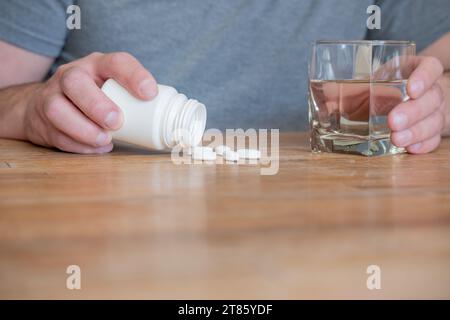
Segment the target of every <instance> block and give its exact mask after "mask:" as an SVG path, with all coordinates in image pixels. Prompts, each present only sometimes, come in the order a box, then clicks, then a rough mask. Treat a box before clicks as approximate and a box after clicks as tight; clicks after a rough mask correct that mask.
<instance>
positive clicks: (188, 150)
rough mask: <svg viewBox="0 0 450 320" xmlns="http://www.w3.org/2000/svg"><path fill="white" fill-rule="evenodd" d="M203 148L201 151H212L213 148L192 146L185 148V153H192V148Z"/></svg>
mask: <svg viewBox="0 0 450 320" xmlns="http://www.w3.org/2000/svg"><path fill="white" fill-rule="evenodd" d="M200 149H201V150H203V151H202V152H213V149H212V148H211V147H202V146H192V147H189V148H187V154H188V155H192V154H193V153H194V150H200Z"/></svg>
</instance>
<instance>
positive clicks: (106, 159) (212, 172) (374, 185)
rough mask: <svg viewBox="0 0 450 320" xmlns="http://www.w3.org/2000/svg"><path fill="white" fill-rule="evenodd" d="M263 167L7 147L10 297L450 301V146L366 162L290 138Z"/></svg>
mask: <svg viewBox="0 0 450 320" xmlns="http://www.w3.org/2000/svg"><path fill="white" fill-rule="evenodd" d="M259 169H260V168H259V166H258V165H239V166H238V165H214V164H211V165H174V164H173V163H172V162H171V160H170V156H169V155H167V154H156V153H151V152H147V151H142V150H137V149H133V148H129V147H119V148H117V149H116V150H115V151H114V152H112V153H111V154H108V155H84V156H83V155H75V154H68V153H63V152H57V151H53V150H48V149H44V148H40V147H36V146H33V145H31V144H28V143H25V142H17V141H10V140H0V298H64V299H65V298H75V299H78V298H177V299H179V298H255V299H259V298H263V299H265V298H269V299H271V298H275V299H279V298H288V299H290V298H447V299H448V298H450V140H444V141H443V143H442V145H441V147H440V149H439V150H438V151H437V152H434V153H432V154H428V155H422V156H412V155H397V156H388V157H380V158H365V157H361V156H349V155H338V154H320V155H318V154H311V153H310V152H309V147H308V143H307V136H306V135H305V134H285V135H282V137H281V151H280V169H279V173H278V174H277V175H274V176H261V175H260V174H259V173H260V171H259ZM73 264H75V265H78V266H80V268H81V286H82V288H81V290H68V289H67V288H66V278H67V277H68V274H66V268H67V266H69V265H73ZM369 265H377V266H379V267H380V269H381V289H380V290H368V289H367V287H366V280H367V277H368V276H369V275H368V274H367V273H366V269H367V267H368V266H369Z"/></svg>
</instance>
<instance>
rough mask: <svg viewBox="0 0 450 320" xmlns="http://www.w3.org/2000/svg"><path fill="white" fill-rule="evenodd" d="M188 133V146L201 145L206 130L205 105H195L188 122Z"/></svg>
mask: <svg viewBox="0 0 450 320" xmlns="http://www.w3.org/2000/svg"><path fill="white" fill-rule="evenodd" d="M189 123H190V127H189V132H190V133H191V134H190V139H189V140H190V141H188V143H187V145H188V146H197V145H199V144H200V143H201V141H202V138H203V133H204V132H205V128H206V108H205V105H203V104H201V103H197V105H196V108H195V111H194V113H193V114H192V119H191V121H190V122H189Z"/></svg>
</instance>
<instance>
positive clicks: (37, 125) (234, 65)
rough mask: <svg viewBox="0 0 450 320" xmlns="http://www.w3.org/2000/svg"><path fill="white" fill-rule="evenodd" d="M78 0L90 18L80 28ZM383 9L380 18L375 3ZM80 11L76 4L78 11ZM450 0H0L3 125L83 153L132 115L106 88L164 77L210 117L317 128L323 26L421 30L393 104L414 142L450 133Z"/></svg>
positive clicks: (232, 123)
mask: <svg viewBox="0 0 450 320" xmlns="http://www.w3.org/2000/svg"><path fill="white" fill-rule="evenodd" d="M73 4H75V5H77V6H78V8H79V9H80V10H79V16H78V18H79V21H80V25H79V26H80V27H81V28H75V29H69V28H68V26H69V24H68V23H67V22H68V19H72V18H74V17H73V16H71V14H72V13H74V14H75V13H76V11H71V8H72V9H73V8H74V7H69V6H71V5H73ZM372 4H376V5H378V7H379V8H380V9H381V11H380V12H381V28H380V29H373V30H370V29H369V28H368V27H367V24H366V21H367V19H368V17H369V15H368V14H367V12H366V11H367V8H368V7H369V6H370V5H372ZM67 12H69V13H67ZM449 12H450V1H448V0H416V1H393V0H390V1H389V0H384V1H383V0H376V1H375V0H338V1H337V0H303V1H300V0H286V1H274V0H246V1H237V0H227V1H217V0H214V1H213V0H198V1H196V0H189V1H162V0H155V1H134V2H128V1H124V0H109V1H100V0H96V1H91V0H78V1H71V0H41V1H32V0H14V1H12V0H10V1H6V0H5V1H2V2H0V88H1V90H0V137H4V138H12V139H22V140H28V141H31V142H33V143H35V144H38V145H42V146H47V147H56V148H59V149H60V150H63V151H68V152H75V153H104V152H109V151H111V149H112V148H113V145H112V142H111V131H114V130H117V129H118V128H120V126H121V125H122V123H123V121H124V119H123V115H122V113H121V111H120V109H119V108H118V107H117V106H116V105H115V104H114V103H112V102H111V101H110V100H109V99H108V98H107V97H106V96H105V95H104V94H103V93H102V91H101V90H100V88H99V87H100V86H101V85H102V83H103V82H104V81H105V80H106V79H108V78H114V79H116V80H117V81H119V82H120V83H121V84H122V85H124V86H125V87H126V88H127V89H128V90H129V91H130V92H131V93H132V94H134V95H135V96H136V97H138V98H141V99H152V98H154V97H155V96H156V95H157V86H156V83H157V82H156V79H158V82H159V83H163V84H168V85H171V86H174V87H176V88H177V89H178V90H179V91H181V92H183V93H185V94H186V95H188V96H190V97H195V98H197V99H199V100H201V101H202V102H203V103H205V105H207V108H208V124H207V125H208V127H215V128H219V129H224V128H250V127H251V128H279V129H281V130H284V131H286V130H304V129H306V128H307V125H308V121H307V103H306V94H307V86H308V84H307V81H308V76H307V65H308V59H309V54H308V52H309V49H308V46H309V45H310V43H311V42H312V41H313V40H316V39H369V40H370V39H383V40H389V39H397V40H413V41H415V42H416V44H417V50H418V52H419V53H420V58H419V59H418V63H417V64H416V65H415V66H414V67H415V69H414V71H413V73H412V74H411V76H410V78H409V79H408V85H407V92H408V95H409V96H410V98H411V99H410V100H409V101H407V102H403V103H400V104H399V105H397V106H396V107H395V108H394V109H393V110H392V111H391V112H390V113H389V116H388V123H389V126H390V128H391V130H392V134H391V139H392V141H393V143H394V144H395V145H397V146H403V147H406V148H407V150H408V151H409V152H410V153H426V152H430V151H432V150H434V149H436V148H437V147H438V145H439V143H440V141H441V136H445V135H449V134H450V116H449V113H450V112H449V110H450V77H449V73H448V72H446V71H447V70H450V54H449V52H450V33H449V32H448V31H449V30H450V19H449V18H448V13H449Z"/></svg>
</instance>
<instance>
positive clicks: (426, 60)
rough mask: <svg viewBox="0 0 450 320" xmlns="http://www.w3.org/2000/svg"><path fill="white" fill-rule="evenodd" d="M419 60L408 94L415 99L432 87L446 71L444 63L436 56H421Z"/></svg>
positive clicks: (411, 78)
mask: <svg viewBox="0 0 450 320" xmlns="http://www.w3.org/2000/svg"><path fill="white" fill-rule="evenodd" d="M418 61H419V63H418V64H417V66H416V68H415V70H414V71H413V72H412V74H411V76H410V77H409V80H408V86H407V91H408V95H409V96H410V97H411V98H413V99H417V98H419V97H420V96H421V95H422V94H424V93H425V92H426V91H427V90H428V89H430V88H431V87H432V86H433V84H434V83H435V82H436V80H437V79H438V78H439V77H440V76H441V75H442V72H443V71H444V67H443V66H442V63H441V62H440V61H439V59H437V58H435V57H421V58H420V59H419V60H418Z"/></svg>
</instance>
